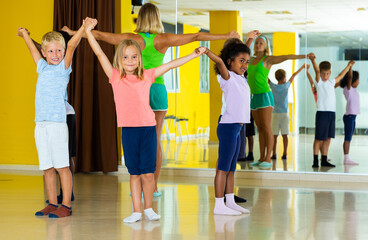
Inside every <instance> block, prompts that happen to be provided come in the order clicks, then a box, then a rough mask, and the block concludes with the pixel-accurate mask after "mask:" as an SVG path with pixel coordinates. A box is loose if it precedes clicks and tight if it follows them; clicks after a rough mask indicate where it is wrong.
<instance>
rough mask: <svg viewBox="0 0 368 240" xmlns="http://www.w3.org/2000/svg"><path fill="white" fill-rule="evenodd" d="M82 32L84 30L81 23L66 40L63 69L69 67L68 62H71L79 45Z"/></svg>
mask: <svg viewBox="0 0 368 240" xmlns="http://www.w3.org/2000/svg"><path fill="white" fill-rule="evenodd" d="M83 32H84V27H83V25H82V26H81V27H80V28H79V29H78V31H77V32H76V33H75V34H74V35H73V37H72V38H71V39H70V40H69V42H68V47H67V48H66V53H65V58H64V63H65V69H67V68H69V66H70V64H71V63H72V59H73V54H74V51H75V49H76V48H77V47H78V45H79V42H80V40H81V38H82V35H83Z"/></svg>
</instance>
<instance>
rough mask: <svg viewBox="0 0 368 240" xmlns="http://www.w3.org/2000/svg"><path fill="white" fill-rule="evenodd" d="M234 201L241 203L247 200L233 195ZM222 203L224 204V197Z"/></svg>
mask: <svg viewBox="0 0 368 240" xmlns="http://www.w3.org/2000/svg"><path fill="white" fill-rule="evenodd" d="M234 201H235V202H236V203H241V202H247V199H245V198H241V197H238V196H236V195H234ZM224 202H226V197H224Z"/></svg>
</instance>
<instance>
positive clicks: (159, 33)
mask: <svg viewBox="0 0 368 240" xmlns="http://www.w3.org/2000/svg"><path fill="white" fill-rule="evenodd" d="M63 31H66V32H68V33H69V35H74V33H75V31H72V30H70V29H69V28H68V27H64V28H63ZM135 32H136V33H138V34H135V33H109V32H100V31H92V34H93V36H94V37H95V38H96V39H97V40H101V41H104V42H107V43H110V44H114V45H118V44H119V43H120V42H121V41H122V40H124V39H133V40H135V41H136V42H137V43H138V44H139V46H140V47H141V49H142V57H143V65H144V68H145V69H149V68H153V67H157V66H158V65H161V64H162V60H163V56H164V55H165V53H166V51H167V49H168V48H169V47H176V46H182V45H185V44H188V43H191V42H194V41H212V40H221V39H229V38H240V36H239V34H238V33H237V32H236V31H232V32H229V33H227V34H209V33H205V32H198V33H189V34H173V33H164V28H163V26H162V23H161V17H160V12H159V10H158V8H157V7H156V6H155V5H154V4H152V3H145V4H144V5H143V6H142V7H141V8H140V9H139V13H138V18H137V28H136V29H135ZM150 105H151V108H152V110H153V111H154V113H155V117H156V132H157V160H156V161H157V164H156V172H155V183H156V189H155V193H154V196H160V195H161V193H160V192H158V190H157V181H158V177H159V174H160V170H161V163H162V150H161V141H160V140H161V132H162V126H163V122H164V118H165V115H166V112H167V109H168V100H167V91H166V87H165V85H164V82H163V78H157V79H156V81H155V83H154V84H152V86H151V89H150Z"/></svg>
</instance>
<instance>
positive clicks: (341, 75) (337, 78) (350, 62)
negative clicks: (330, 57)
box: [335, 60, 355, 83]
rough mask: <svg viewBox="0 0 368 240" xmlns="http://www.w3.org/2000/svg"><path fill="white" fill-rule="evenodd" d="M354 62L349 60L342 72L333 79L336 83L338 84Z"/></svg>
mask: <svg viewBox="0 0 368 240" xmlns="http://www.w3.org/2000/svg"><path fill="white" fill-rule="evenodd" d="M354 64H355V62H354V61H353V60H350V61H349V63H348V65H347V66H346V67H345V68H344V70H342V71H341V73H340V74H339V75H338V76H337V77H335V80H336V83H338V82H340V80H341V79H342V78H343V77H344V76H345V74H346V73H347V72H348V70H349V68H351V67H353V65H354Z"/></svg>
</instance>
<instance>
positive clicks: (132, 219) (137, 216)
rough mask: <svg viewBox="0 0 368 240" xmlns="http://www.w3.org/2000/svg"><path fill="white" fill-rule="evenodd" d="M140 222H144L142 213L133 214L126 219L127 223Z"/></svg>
mask: <svg viewBox="0 0 368 240" xmlns="http://www.w3.org/2000/svg"><path fill="white" fill-rule="evenodd" d="M140 220H142V213H140V212H133V214H132V215H130V216H129V217H126V218H124V222H125V223H134V222H138V221H140Z"/></svg>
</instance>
